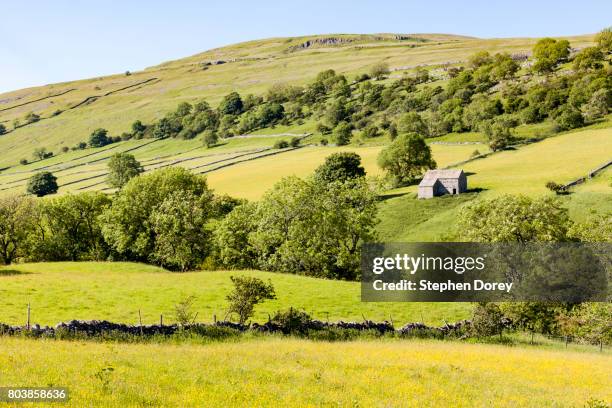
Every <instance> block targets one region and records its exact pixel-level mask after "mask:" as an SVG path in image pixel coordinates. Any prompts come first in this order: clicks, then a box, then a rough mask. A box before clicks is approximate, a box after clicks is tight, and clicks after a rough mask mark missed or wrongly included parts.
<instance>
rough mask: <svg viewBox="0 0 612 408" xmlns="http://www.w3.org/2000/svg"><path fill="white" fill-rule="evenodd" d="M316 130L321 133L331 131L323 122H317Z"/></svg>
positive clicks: (324, 133)
mask: <svg viewBox="0 0 612 408" xmlns="http://www.w3.org/2000/svg"><path fill="white" fill-rule="evenodd" d="M317 132H319V133H320V134H322V135H328V134H330V133H331V129H330V128H329V127H327V126H325V125H324V124H323V123H317Z"/></svg>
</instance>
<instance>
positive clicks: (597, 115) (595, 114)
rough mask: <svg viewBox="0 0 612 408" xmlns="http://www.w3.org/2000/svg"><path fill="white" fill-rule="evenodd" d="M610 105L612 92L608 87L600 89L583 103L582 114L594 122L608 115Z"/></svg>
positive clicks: (611, 104) (611, 103)
mask: <svg viewBox="0 0 612 408" xmlns="http://www.w3.org/2000/svg"><path fill="white" fill-rule="evenodd" d="M609 106H612V92H611V91H609V90H607V89H600V90H598V91H596V92H595V93H593V96H591V99H589V101H588V102H587V103H585V104H584V105H582V107H581V110H582V116H583V117H584V119H585V120H587V121H588V122H593V121H595V120H597V119H601V118H603V117H604V116H605V115H607V114H608V111H609V108H608V107H609Z"/></svg>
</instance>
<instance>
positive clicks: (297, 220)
mask: <svg viewBox="0 0 612 408" xmlns="http://www.w3.org/2000/svg"><path fill="white" fill-rule="evenodd" d="M377 201H378V200H377V194H376V192H375V191H373V190H372V188H371V187H370V186H369V185H368V183H367V182H366V181H365V179H364V178H363V177H360V178H357V179H352V180H347V181H345V182H340V181H336V182H330V183H325V182H322V181H318V180H316V179H310V180H302V179H299V178H297V177H287V178H285V179H282V180H281V181H279V182H278V183H277V184H276V185H275V186H274V187H273V189H272V190H270V191H268V192H267V193H266V194H265V196H264V197H263V198H262V200H261V201H259V202H258V203H253V204H248V205H244V206H238V207H236V208H235V209H234V211H232V212H231V213H230V214H229V215H228V216H227V217H226V218H225V219H223V220H222V221H221V223H220V225H219V227H218V228H217V232H216V234H215V235H216V242H217V247H218V248H220V254H219V258H220V261H221V263H222V264H223V265H224V266H225V267H228V268H241V267H257V268H260V269H264V270H272V271H279V272H291V273H299V274H304V275H308V276H319V277H326V278H332V279H346V280H354V279H357V278H358V277H359V275H360V255H361V244H362V243H363V242H369V241H371V240H373V239H375V232H374V230H373V227H374V225H375V224H376V222H377V218H376V212H377Z"/></svg>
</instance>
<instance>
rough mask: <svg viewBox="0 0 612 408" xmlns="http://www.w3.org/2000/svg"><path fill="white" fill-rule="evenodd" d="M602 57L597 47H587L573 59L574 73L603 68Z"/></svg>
mask: <svg viewBox="0 0 612 408" xmlns="http://www.w3.org/2000/svg"><path fill="white" fill-rule="evenodd" d="M603 61H604V55H603V53H602V52H601V50H600V49H599V48H598V47H587V48H585V49H583V50H582V51H580V52H579V53H578V55H576V56H575V57H574V62H573V65H574V69H575V70H576V71H581V70H584V71H586V70H589V69H598V68H601V67H602V66H603Z"/></svg>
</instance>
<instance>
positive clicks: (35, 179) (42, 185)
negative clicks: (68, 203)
mask: <svg viewBox="0 0 612 408" xmlns="http://www.w3.org/2000/svg"><path fill="white" fill-rule="evenodd" d="M57 188H58V187H57V177H55V176H54V175H53V174H52V173H50V172H48V171H42V172H40V173H36V174H34V175H33V176H32V177H30V179H29V180H28V186H27V192H28V193H29V194H34V195H35V196H37V197H42V196H45V195H47V194H54V193H57Z"/></svg>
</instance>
